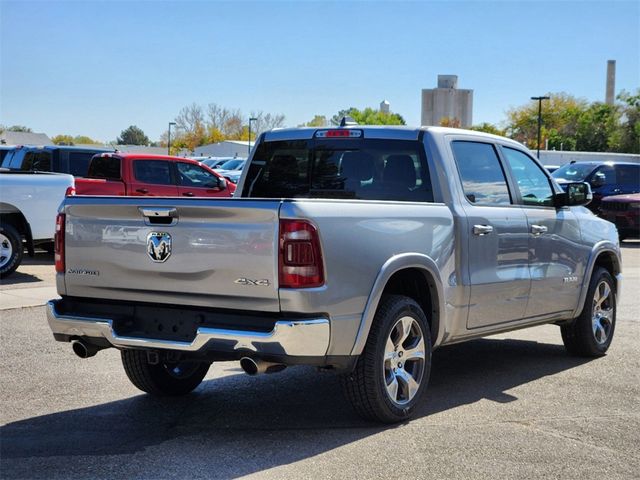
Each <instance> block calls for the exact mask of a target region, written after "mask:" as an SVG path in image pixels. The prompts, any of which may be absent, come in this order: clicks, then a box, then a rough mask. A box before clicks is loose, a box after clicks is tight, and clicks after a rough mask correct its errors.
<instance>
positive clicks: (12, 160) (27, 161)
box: [2, 145, 113, 177]
mask: <svg viewBox="0 0 640 480" xmlns="http://www.w3.org/2000/svg"><path fill="white" fill-rule="evenodd" d="M104 152H113V150H112V149H111V150H110V149H106V148H84V147H71V146H65V145H48V146H45V147H27V146H20V147H15V148H14V149H13V150H11V151H10V152H9V153H7V155H6V156H5V158H4V160H3V161H2V167H3V168H8V169H10V170H20V171H38V172H59V173H68V174H70V175H73V176H74V177H84V176H86V175H87V170H88V169H89V161H90V160H91V157H93V156H94V155H95V154H97V153H104Z"/></svg>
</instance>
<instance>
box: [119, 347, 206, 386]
mask: <svg viewBox="0 0 640 480" xmlns="http://www.w3.org/2000/svg"><path fill="white" fill-rule="evenodd" d="M120 354H121V357H122V365H123V366H124V371H125V372H126V374H127V377H129V380H131V383H133V384H134V385H135V386H136V387H138V388H139V389H140V390H142V391H143V392H147V393H150V394H151V395H155V396H159V397H167V396H178V395H186V394H187V393H189V392H191V391H193V390H194V389H195V388H196V387H197V386H198V385H200V383H201V382H202V379H203V378H204V376H205V375H206V374H207V372H208V371H209V367H210V366H211V364H209V363H202V362H189V361H182V362H162V361H160V362H158V363H157V364H151V363H149V360H148V357H147V352H145V351H144V350H122V351H121V352H120Z"/></svg>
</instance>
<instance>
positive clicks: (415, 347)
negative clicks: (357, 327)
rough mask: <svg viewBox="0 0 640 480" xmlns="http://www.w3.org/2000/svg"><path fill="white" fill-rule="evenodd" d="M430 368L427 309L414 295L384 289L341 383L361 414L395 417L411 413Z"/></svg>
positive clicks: (395, 419) (403, 417)
mask: <svg viewBox="0 0 640 480" xmlns="http://www.w3.org/2000/svg"><path fill="white" fill-rule="evenodd" d="M430 370H431V336H430V333H429V325H428V323H427V319H426V317H425V315H424V312H423V311H422V309H421V308H420V306H419V305H418V304H417V303H416V302H415V301H414V300H412V299H411V298H408V297H404V296H400V295H386V296H384V297H383V298H382V300H381V302H380V306H379V307H378V311H377V312H376V316H375V319H374V322H373V325H372V327H371V331H370V332H369V338H368V340H367V344H366V346H365V348H364V351H363V352H362V355H361V356H360V358H359V359H358V362H357V364H356V367H355V369H354V371H353V372H351V373H350V374H348V375H345V376H344V377H343V378H342V386H343V389H344V392H345V395H346V397H347V398H348V399H349V401H350V402H351V404H352V405H353V408H354V409H355V410H356V412H357V413H358V414H359V415H361V416H362V417H364V418H366V419H369V420H375V421H379V422H384V423H395V422H400V421H403V420H406V419H408V418H409V417H410V416H411V415H412V414H413V412H414V410H415V407H416V405H417V404H418V402H419V401H420V398H421V396H422V394H423V393H424V391H425V390H426V388H427V383H428V382H429V373H430Z"/></svg>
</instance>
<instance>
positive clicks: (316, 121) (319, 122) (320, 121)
mask: <svg viewBox="0 0 640 480" xmlns="http://www.w3.org/2000/svg"><path fill="white" fill-rule="evenodd" d="M300 126H301V127H326V126H327V117H325V116H324V115H315V116H314V117H313V119H312V120H310V121H308V122H307V123H303V124H302V125H300Z"/></svg>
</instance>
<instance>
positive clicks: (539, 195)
mask: <svg viewBox="0 0 640 480" xmlns="http://www.w3.org/2000/svg"><path fill="white" fill-rule="evenodd" d="M502 151H503V153H504V156H505V158H506V159H507V163H508V164H509V167H510V168H511V172H512V173H513V176H514V177H515V179H516V181H517V182H518V189H519V190H520V196H521V197H522V203H523V204H524V205H533V206H536V207H553V190H552V189H551V183H549V178H548V177H547V176H546V175H545V173H544V172H543V171H542V168H540V167H539V166H538V165H537V164H536V162H535V161H534V160H533V159H532V158H531V157H529V156H528V155H527V154H525V153H524V152H521V151H520V150H515V149H513V148H508V147H502Z"/></svg>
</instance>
